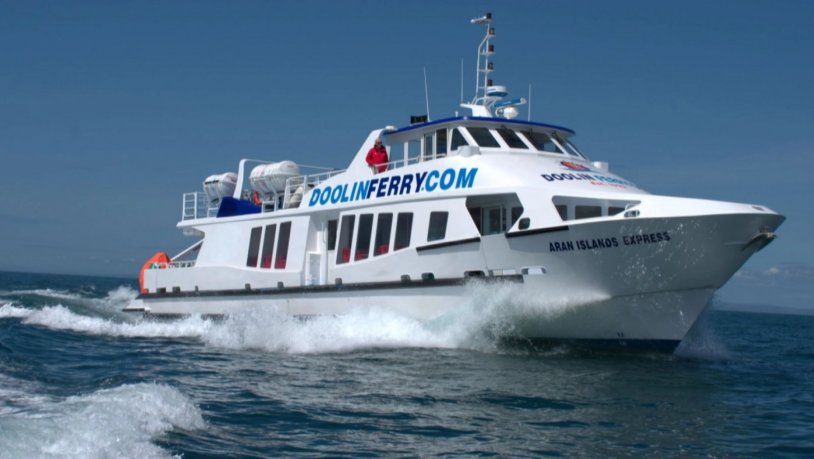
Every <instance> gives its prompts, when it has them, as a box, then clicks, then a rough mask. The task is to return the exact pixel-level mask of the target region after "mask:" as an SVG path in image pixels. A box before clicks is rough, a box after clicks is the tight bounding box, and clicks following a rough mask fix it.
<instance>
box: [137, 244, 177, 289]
mask: <svg viewBox="0 0 814 459" xmlns="http://www.w3.org/2000/svg"><path fill="white" fill-rule="evenodd" d="M169 262H170V257H169V256H168V255H167V254H166V253H165V252H157V253H156V254H155V255H153V256H152V257H150V259H149V260H147V262H146V263H144V266H142V267H141V271H140V272H139V273H138V284H139V291H141V293H149V290H147V289H146V288H145V287H144V271H147V270H148V269H155V268H158V269H164V268H166V267H167V263H169Z"/></svg>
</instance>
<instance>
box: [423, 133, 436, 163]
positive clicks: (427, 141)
mask: <svg viewBox="0 0 814 459" xmlns="http://www.w3.org/2000/svg"><path fill="white" fill-rule="evenodd" d="M433 147H434V145H433V136H432V134H426V135H425V136H424V161H427V160H429V159H433V157H434V156H435V154H434V153H435V149H434V148H433Z"/></svg>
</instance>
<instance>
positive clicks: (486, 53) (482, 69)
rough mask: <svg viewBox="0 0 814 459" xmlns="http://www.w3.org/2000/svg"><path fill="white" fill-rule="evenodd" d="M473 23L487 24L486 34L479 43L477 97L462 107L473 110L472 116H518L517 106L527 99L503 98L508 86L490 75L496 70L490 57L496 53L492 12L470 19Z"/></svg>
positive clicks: (476, 76)
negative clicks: (494, 79) (493, 82)
mask: <svg viewBox="0 0 814 459" xmlns="http://www.w3.org/2000/svg"><path fill="white" fill-rule="evenodd" d="M469 22H470V23H472V24H484V25H486V35H485V36H484V37H483V40H481V42H480V45H478V58H477V68H476V71H475V97H474V98H473V99H472V101H471V102H469V103H468V104H461V107H463V108H468V109H469V110H471V111H472V116H482V117H488V118H491V117H494V116H500V117H503V118H507V119H512V118H514V117H516V116H517V114H518V111H517V106H519V105H524V104H525V103H526V99H525V98H523V97H520V98H518V99H512V100H505V101H504V100H503V98H504V97H506V96H507V95H508V94H509V92H508V90H507V89H506V86H500V85H494V84H492V79H491V78H489V75H490V74H491V73H492V72H493V71H494V70H495V66H494V63H493V62H491V61H490V60H489V58H490V57H491V56H492V55H493V54H494V53H495V45H493V44H492V43H491V41H492V39H493V38H495V28H494V27H492V13H486V15H484V16H481V17H479V18H475V19H472V20H470V21H469Z"/></svg>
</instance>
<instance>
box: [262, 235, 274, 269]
mask: <svg viewBox="0 0 814 459" xmlns="http://www.w3.org/2000/svg"><path fill="white" fill-rule="evenodd" d="M275 233H277V225H266V233H265V234H264V235H263V253H262V255H261V256H260V267H261V268H271V252H272V251H273V250H274V235H275Z"/></svg>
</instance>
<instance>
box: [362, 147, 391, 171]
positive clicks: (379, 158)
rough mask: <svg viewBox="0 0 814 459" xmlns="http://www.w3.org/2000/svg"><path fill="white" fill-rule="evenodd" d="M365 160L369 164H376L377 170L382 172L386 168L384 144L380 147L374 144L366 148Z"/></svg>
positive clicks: (386, 160)
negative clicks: (368, 148)
mask: <svg viewBox="0 0 814 459" xmlns="http://www.w3.org/2000/svg"><path fill="white" fill-rule="evenodd" d="M365 161H367V164H368V165H370V166H378V167H377V168H376V169H378V171H379V172H384V171H386V170H387V162H388V161H389V160H388V159H387V149H386V148H384V145H382V146H381V148H378V149H377V148H376V147H375V146H374V147H373V148H371V149H370V150H368V152H367V156H366V157H365Z"/></svg>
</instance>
